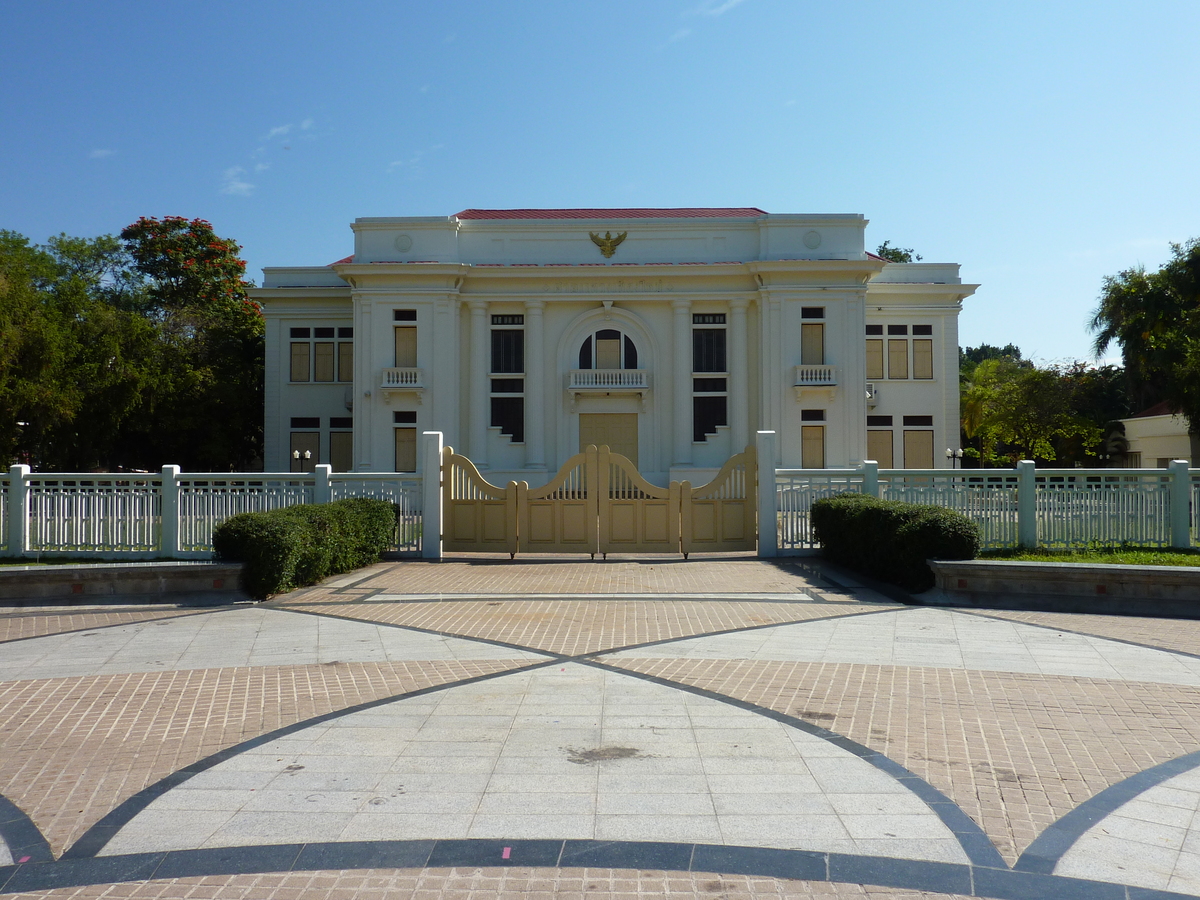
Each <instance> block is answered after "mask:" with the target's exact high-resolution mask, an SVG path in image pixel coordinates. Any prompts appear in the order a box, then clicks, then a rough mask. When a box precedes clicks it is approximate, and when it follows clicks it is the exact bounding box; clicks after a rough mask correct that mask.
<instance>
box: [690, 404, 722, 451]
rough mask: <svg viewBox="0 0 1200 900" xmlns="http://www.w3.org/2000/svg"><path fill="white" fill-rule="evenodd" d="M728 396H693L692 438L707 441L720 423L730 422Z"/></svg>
mask: <svg viewBox="0 0 1200 900" xmlns="http://www.w3.org/2000/svg"><path fill="white" fill-rule="evenodd" d="M728 407H729V404H728V398H727V397H693V398H692V440H693V441H706V440H708V435H710V434H716V433H717V426H718V425H728V424H729V414H728Z"/></svg>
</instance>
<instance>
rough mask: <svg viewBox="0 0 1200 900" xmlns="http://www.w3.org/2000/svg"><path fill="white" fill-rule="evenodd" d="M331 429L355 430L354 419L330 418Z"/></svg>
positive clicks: (345, 417)
mask: <svg viewBox="0 0 1200 900" xmlns="http://www.w3.org/2000/svg"><path fill="white" fill-rule="evenodd" d="M329 427H330V428H353V427H354V418H353V417H352V416H330V417H329Z"/></svg>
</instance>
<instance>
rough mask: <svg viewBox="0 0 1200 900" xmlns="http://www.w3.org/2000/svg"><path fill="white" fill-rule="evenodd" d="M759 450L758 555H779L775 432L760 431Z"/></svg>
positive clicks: (756, 446)
mask: <svg viewBox="0 0 1200 900" xmlns="http://www.w3.org/2000/svg"><path fill="white" fill-rule="evenodd" d="M755 449H756V450H757V451H758V453H757V456H758V555H759V556H760V557H762V558H769V557H773V556H778V555H779V516H778V514H777V510H776V505H777V498H776V490H775V432H773V431H760V432H758V434H757V436H756V438H755Z"/></svg>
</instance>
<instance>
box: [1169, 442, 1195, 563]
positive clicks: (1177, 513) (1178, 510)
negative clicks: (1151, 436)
mask: <svg viewBox="0 0 1200 900" xmlns="http://www.w3.org/2000/svg"><path fill="white" fill-rule="evenodd" d="M1188 465H1189V463H1188V461H1187V460H1186V459H1173V460H1171V465H1170V472H1171V546H1172V547H1175V548H1177V549H1181V550H1187V549H1189V548H1190V547H1191V546H1192V476H1191V472H1189V471H1188Z"/></svg>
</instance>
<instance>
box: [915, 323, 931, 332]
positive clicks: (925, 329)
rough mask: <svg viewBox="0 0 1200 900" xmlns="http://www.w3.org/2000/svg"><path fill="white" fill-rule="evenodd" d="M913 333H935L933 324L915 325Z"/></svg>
mask: <svg viewBox="0 0 1200 900" xmlns="http://www.w3.org/2000/svg"><path fill="white" fill-rule="evenodd" d="M913 334H933V326H932V325H914V326H913Z"/></svg>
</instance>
